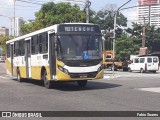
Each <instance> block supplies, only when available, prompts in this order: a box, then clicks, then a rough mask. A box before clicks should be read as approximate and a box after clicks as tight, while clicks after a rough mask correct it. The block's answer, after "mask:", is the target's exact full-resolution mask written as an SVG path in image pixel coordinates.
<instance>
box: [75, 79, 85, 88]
mask: <svg viewBox="0 0 160 120" xmlns="http://www.w3.org/2000/svg"><path fill="white" fill-rule="evenodd" d="M77 83H78V86H79V87H85V86H86V85H87V80H78V81H77Z"/></svg>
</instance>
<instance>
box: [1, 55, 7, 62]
mask: <svg viewBox="0 0 160 120" xmlns="http://www.w3.org/2000/svg"><path fill="white" fill-rule="evenodd" d="M5 60H6V55H5V54H0V62H5Z"/></svg>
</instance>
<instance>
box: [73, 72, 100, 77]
mask: <svg viewBox="0 0 160 120" xmlns="http://www.w3.org/2000/svg"><path fill="white" fill-rule="evenodd" d="M96 75H97V72H89V73H70V77H71V78H95V77H96Z"/></svg>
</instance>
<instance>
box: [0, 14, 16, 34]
mask: <svg viewBox="0 0 160 120" xmlns="http://www.w3.org/2000/svg"><path fill="white" fill-rule="evenodd" d="M0 16H2V17H6V18H8V19H9V20H10V22H11V28H10V35H12V20H13V18H14V17H12V16H5V15H0Z"/></svg>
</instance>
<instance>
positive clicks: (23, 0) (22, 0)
mask: <svg viewBox="0 0 160 120" xmlns="http://www.w3.org/2000/svg"><path fill="white" fill-rule="evenodd" d="M16 1H20V2H24V3H31V4H36V5H42V4H40V3H36V2H29V1H25V0H16Z"/></svg>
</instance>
